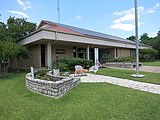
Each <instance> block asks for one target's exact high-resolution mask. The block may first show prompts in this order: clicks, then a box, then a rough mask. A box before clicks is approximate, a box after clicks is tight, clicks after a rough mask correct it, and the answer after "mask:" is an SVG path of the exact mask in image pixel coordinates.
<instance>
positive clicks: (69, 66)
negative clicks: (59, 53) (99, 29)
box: [53, 58, 93, 71]
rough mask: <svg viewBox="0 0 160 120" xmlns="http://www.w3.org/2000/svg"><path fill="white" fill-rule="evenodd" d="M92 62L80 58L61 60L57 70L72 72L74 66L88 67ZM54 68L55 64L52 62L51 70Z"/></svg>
mask: <svg viewBox="0 0 160 120" xmlns="http://www.w3.org/2000/svg"><path fill="white" fill-rule="evenodd" d="M92 62H93V61H92V60H86V59H81V58H63V59H60V62H59V69H60V71H69V70H73V69H74V67H75V65H81V66H83V67H90V66H91V65H92ZM55 67H56V62H55V61H54V62H53V68H55Z"/></svg>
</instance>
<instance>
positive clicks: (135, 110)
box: [0, 73, 160, 120]
mask: <svg viewBox="0 0 160 120" xmlns="http://www.w3.org/2000/svg"><path fill="white" fill-rule="evenodd" d="M24 76H25V74H24V73H20V74H15V73H11V74H9V75H8V77H6V78H3V79H2V78H0V119H1V120H146V119H147V120H158V119H159V118H160V112H159V111H160V95H156V94H151V93H147V92H142V91H138V90H134V89H129V88H123V87H120V86H115V85H111V84H107V83H81V84H80V85H78V86H77V87H75V88H73V89H72V90H70V91H69V92H68V93H67V94H66V95H65V96H64V97H63V98H60V99H53V98H49V97H45V96H41V95H39V94H36V93H32V92H31V91H29V90H28V89H27V88H26V87H25V80H24Z"/></svg>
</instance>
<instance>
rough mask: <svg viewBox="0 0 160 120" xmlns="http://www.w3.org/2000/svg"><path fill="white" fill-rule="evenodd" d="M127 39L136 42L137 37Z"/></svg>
mask: <svg viewBox="0 0 160 120" xmlns="http://www.w3.org/2000/svg"><path fill="white" fill-rule="evenodd" d="M126 39H127V40H131V41H135V40H136V37H135V36H133V35H132V36H130V37H128V38H126Z"/></svg>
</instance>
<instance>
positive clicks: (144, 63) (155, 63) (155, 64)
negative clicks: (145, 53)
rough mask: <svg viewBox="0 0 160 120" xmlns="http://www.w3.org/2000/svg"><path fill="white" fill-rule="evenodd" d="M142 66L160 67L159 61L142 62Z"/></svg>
mask: <svg viewBox="0 0 160 120" xmlns="http://www.w3.org/2000/svg"><path fill="white" fill-rule="evenodd" d="M143 65H144V66H160V61H155V62H143Z"/></svg>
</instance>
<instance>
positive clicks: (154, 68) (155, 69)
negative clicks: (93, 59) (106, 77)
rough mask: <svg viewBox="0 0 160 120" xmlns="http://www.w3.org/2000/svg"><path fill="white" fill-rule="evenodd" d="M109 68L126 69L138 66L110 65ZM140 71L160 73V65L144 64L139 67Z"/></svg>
mask: <svg viewBox="0 0 160 120" xmlns="http://www.w3.org/2000/svg"><path fill="white" fill-rule="evenodd" d="M108 68H113V69H124V70H136V68H115V67H108ZM139 71H144V72H153V73H160V67H157V66H142V67H139Z"/></svg>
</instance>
